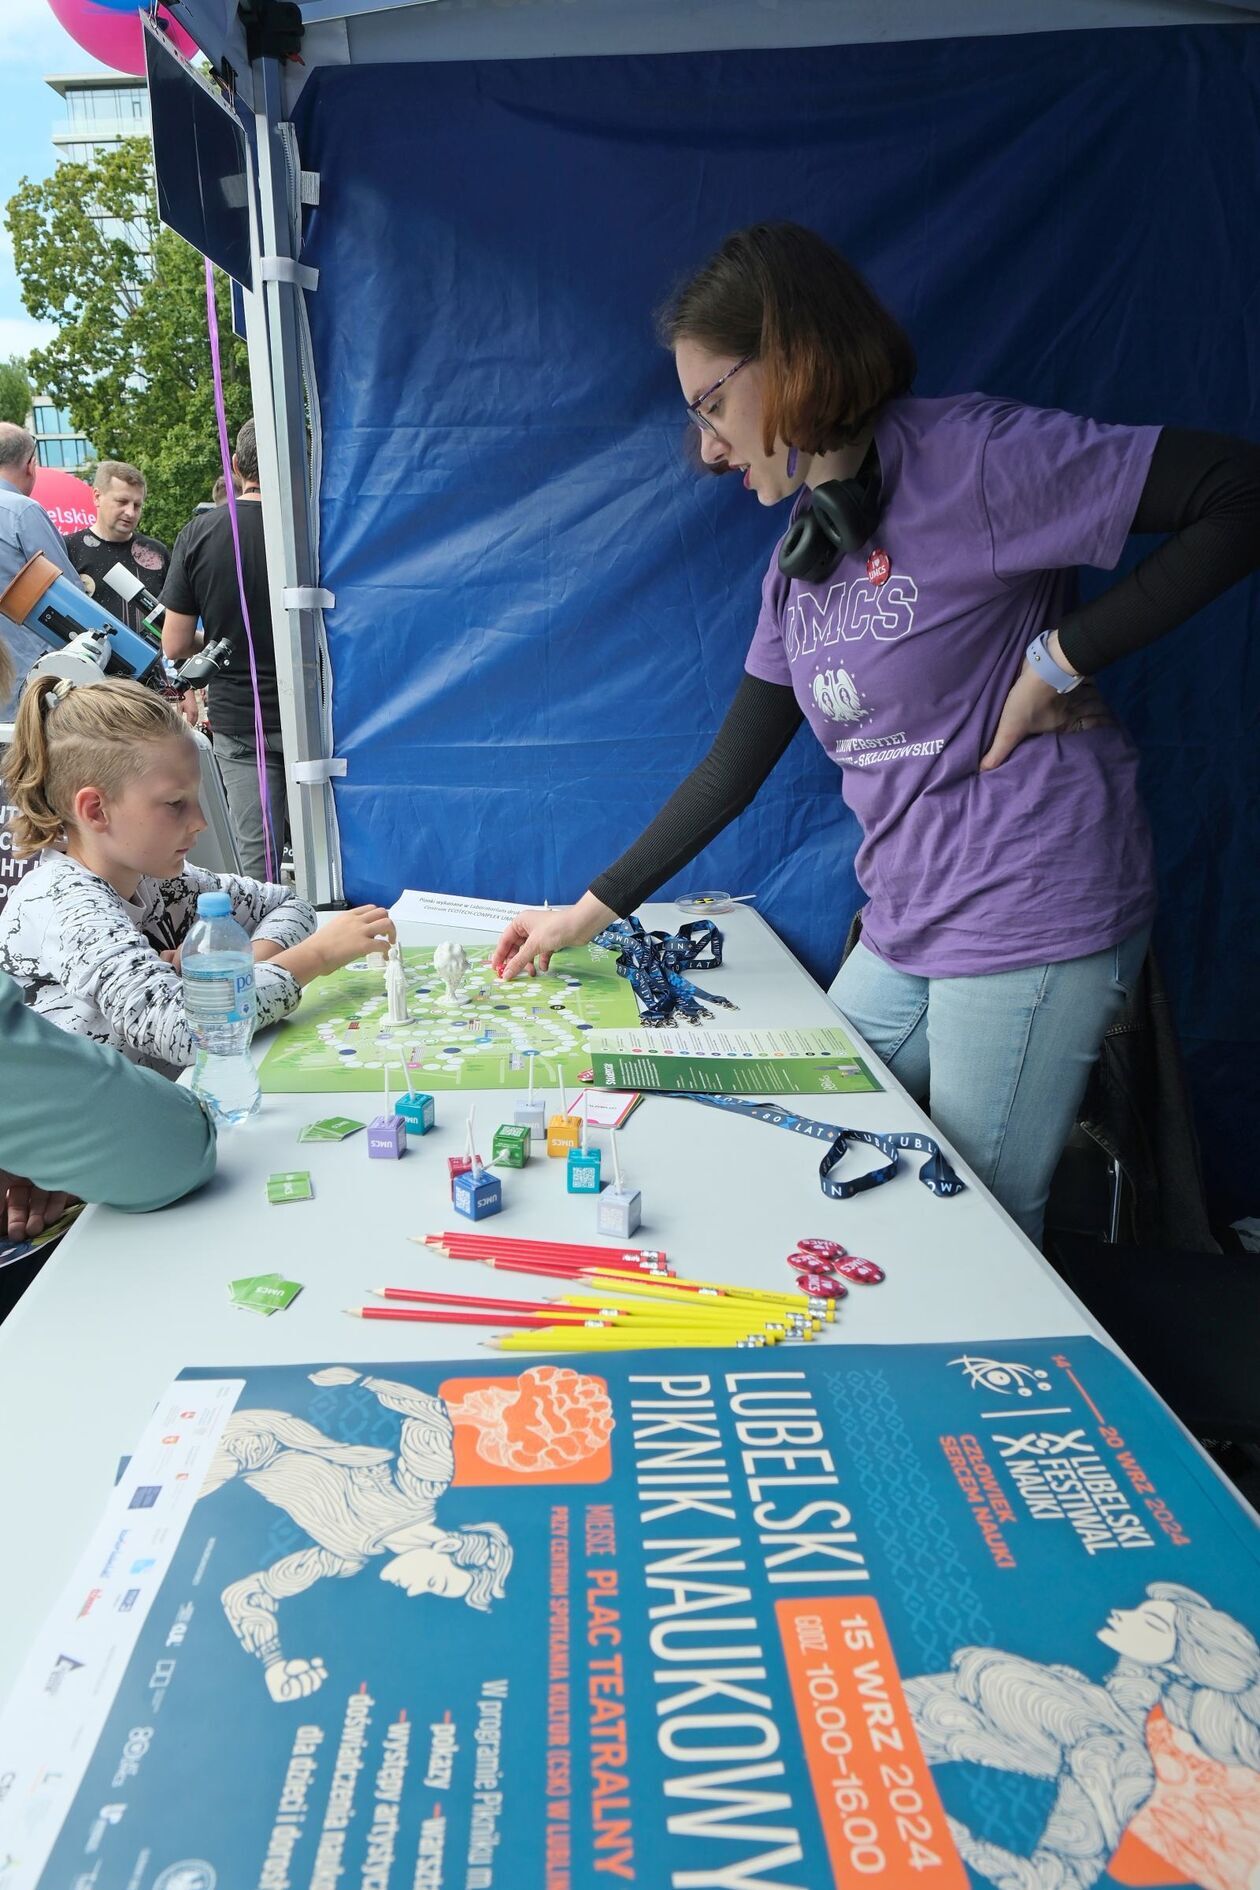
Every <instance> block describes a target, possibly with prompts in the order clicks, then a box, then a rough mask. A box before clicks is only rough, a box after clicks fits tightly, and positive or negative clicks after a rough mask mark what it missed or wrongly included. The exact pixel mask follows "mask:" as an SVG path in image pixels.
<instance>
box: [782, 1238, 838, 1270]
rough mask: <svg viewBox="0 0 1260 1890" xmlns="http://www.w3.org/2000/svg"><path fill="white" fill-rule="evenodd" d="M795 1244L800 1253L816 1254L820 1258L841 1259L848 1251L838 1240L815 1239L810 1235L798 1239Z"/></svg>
mask: <svg viewBox="0 0 1260 1890" xmlns="http://www.w3.org/2000/svg"><path fill="white" fill-rule="evenodd" d="M796 1244H797V1246H798V1247H799V1248H800V1250H801V1252H802V1253H812V1254H817V1255H818V1257H819V1259H820V1260H842V1259H843V1258H844V1256H845V1254H846V1253H847V1252H848V1248H847V1247H842V1246H841V1245H840V1242H839V1241H838V1240H815V1239H814V1238H813V1237H812V1236H810V1237H808V1238H806V1239H805V1240H798V1241H797V1243H796ZM790 1264H791V1263H790V1262H789V1265H790Z"/></svg>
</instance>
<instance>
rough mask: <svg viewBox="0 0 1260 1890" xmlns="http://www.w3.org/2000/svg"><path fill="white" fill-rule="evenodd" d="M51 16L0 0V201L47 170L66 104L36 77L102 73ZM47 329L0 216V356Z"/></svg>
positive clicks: (21, 350) (25, 3) (39, 1)
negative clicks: (29, 307)
mask: <svg viewBox="0 0 1260 1890" xmlns="http://www.w3.org/2000/svg"><path fill="white" fill-rule="evenodd" d="M104 70H106V68H105V67H103V66H100V65H98V64H97V63H96V61H95V60H94V59H91V58H89V56H88V54H87V53H85V52H84V51H83V49H82V48H81V47H80V46H77V45H76V44H75V42H74V41H73V40H72V39H71V37H70V35H69V34H68V33H67V32H66V30H65V28H64V27H62V26H60V25H59V24H58V22H57V21H56V20H55V19H54V18H53V16H52V14H51V12H50V11H49V8H48V0H0V207H2V206H3V205H4V204H5V203H7V202H8V200H9V198H10V197H11V196H12V195H13V192H14V191H15V190H16V189H17V187H18V184H19V183H20V182H21V180H22V178H23V177H36V178H39V177H47V176H49V175H50V174H51V172H52V170H53V168H54V166H55V164H56V156H55V154H54V151H53V145H52V134H53V129H54V127H55V126H57V125H59V124H61V123H63V122H64V120H65V115H66V108H65V105H64V103H63V101H62V100H61V99H59V98H58V96H57V94H56V93H55V92H51V91H50V90H49V89H48V87H47V86H46V85H45V84H44V80H45V78H46V77H47V75H48V74H49V73H50V72H55V73H66V72H103V71H104ZM49 332H50V331H49V330H48V328H47V327H46V326H44V325H42V324H40V323H39V322H33V321H32V320H31V319H30V317H29V315H28V314H27V313H26V310H25V309H24V308H23V307H22V297H21V295H20V293H19V291H18V282H17V276H16V274H15V273H14V268H13V251H12V249H11V248H10V245H9V234H8V231H7V230H6V229H5V228H4V225H3V218H2V216H0V360H7V359H8V357H9V355H11V354H25V353H26V352H27V351H28V349H30V348H33V347H35V346H37V345H38V343H40V342H41V341H43V340H44V339H45V338H46V337H47V335H48V333H49Z"/></svg>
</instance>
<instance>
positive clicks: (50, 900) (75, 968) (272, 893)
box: [0, 847, 315, 1073]
mask: <svg viewBox="0 0 1260 1890" xmlns="http://www.w3.org/2000/svg"><path fill="white" fill-rule="evenodd" d="M219 891H222V892H225V893H227V895H228V897H229V898H230V899H231V901H232V916H233V917H234V918H235V919H236V921H237V923H238V924H239V925H241V926H243V927H244V929H245V931H246V932H248V933H249V935H250V936H251V938H255V939H263V938H266V939H274V940H275V941H276V942H277V943H278V944H279V945H281V946H283V947H287V946H290V945H297V944H300V942H301V941H302V940H303V939H304V938H309V937H310V935H311V933H312V932H313V931H314V930H315V912H314V909H313V908H312V907H311V906H309V905H308V904H307V902H306V901H305V899H299V898H298V897H297V894H296V893H294V892H293V891H291V890H290V888H288V887H287V886H269V885H264V884H262V883H261V882H260V881H259V880H256V879H243V878H238V877H237V876H236V875H234V874H228V873H207V872H206V871H204V870H203V868H201V867H199V866H186V867H185V868H184V871H183V872H182V873H181V874H180V875H179V876H178V878H176V879H162V880H157V879H142V880H141V881H140V884H139V886H138V887H137V888H136V896H135V898H134V899H131V900H128V899H124V898H123V896H122V894H121V893H118V892H115V890H114V888H113V887H112V886H110V885H109V884H108V882H107V881H105V880H103V879H101V878H100V877H99V876H98V875H97V874H95V873H93V872H91V871H89V869H88V868H87V867H86V866H82V865H80V864H79V862H78V861H77V860H72V859H70V858H68V857H67V855H66V854H64V853H62V852H60V851H59V850H58V849H57V848H55V847H46V848H45V849H44V851H43V852H42V853H41V854H40V856H39V863H38V865H37V866H36V867H35V868H34V870H33V871H31V872H29V873H27V874H26V876H25V877H24V878H23V879H22V880H21V881H19V883H18V884H17V885H16V886H15V887H14V889H13V891H12V892H11V893H10V895H9V899H8V902H7V904H6V905H5V907H4V910H3V911H2V912H0V970H3V971H7V972H8V973H9V974H10V976H11V977H14V978H16V979H17V981H18V983H19V984H20V985H21V986H22V991H23V995H24V997H25V1000H26V1002H27V1003H28V1004H29V1005H30V1006H31V1007H32V1009H34V1010H36V1011H38V1012H39V1013H40V1014H41V1015H42V1016H44V1017H47V1018H48V1019H49V1020H50V1021H51V1022H52V1023H54V1024H59V1025H60V1026H61V1028H62V1029H63V1030H72V1031H75V1032H77V1034H78V1035H79V1036H82V1037H91V1038H93V1039H94V1041H95V1042H97V1043H107V1044H110V1045H112V1047H113V1048H114V1049H115V1050H121V1051H122V1053H123V1055H124V1056H125V1057H129V1058H130V1059H131V1061H132V1062H133V1063H143V1064H146V1065H148V1066H149V1067H150V1068H156V1069H165V1070H166V1071H167V1072H168V1073H170V1072H171V1071H172V1070H180V1069H184V1068H186V1067H187V1066H188V1065H189V1064H191V1063H192V1062H194V1061H195V1058H196V1046H195V1043H194V1041H193V1034H192V1030H191V1028H190V1027H189V1023H188V1018H187V1016H186V1014H185V1011H184V991H183V983H182V980H181V978H180V974H179V972H178V971H176V970H175V968H174V966H173V965H169V964H167V963H166V962H165V961H164V960H163V959H162V958H160V957H159V956H158V954H159V952H164V951H171V950H173V949H174V948H175V947H176V946H177V945H181V944H182V943H183V941H184V939H185V937H186V936H187V934H188V932H189V931H190V930H191V928H192V925H193V922H194V920H195V919H196V916H197V895H198V894H199V893H203V892H219ZM254 979H255V989H256V992H257V1026H258V1028H260V1029H261V1027H262V1026H263V1025H264V1024H271V1023H274V1022H275V1021H276V1019H277V1018H279V1017H283V1016H285V1015H286V1014H287V1013H288V1012H289V1011H292V1010H295V1009H296V1008H297V1005H298V1002H299V1000H300V998H301V995H302V993H301V988H300V986H299V985H298V982H297V980H296V978H294V976H293V974H292V973H291V972H289V971H285V970H284V969H283V968H282V967H281V966H279V965H274V964H269V963H267V962H266V961H264V962H263V963H261V964H258V965H256V966H255V967H254Z"/></svg>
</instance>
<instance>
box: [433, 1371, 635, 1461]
mask: <svg viewBox="0 0 1260 1890" xmlns="http://www.w3.org/2000/svg"><path fill="white" fill-rule="evenodd" d="M516 1383H517V1388H516V1390H515V1391H511V1390H509V1389H508V1388H507V1386H505V1385H484V1386H481V1387H479V1388H478V1389H477V1390H476V1391H470V1392H469V1393H468V1394H467V1396H466V1397H465V1398H464V1399H463V1400H462V1401H461V1402H460V1403H459V1404H454V1405H451V1406H450V1407H449V1409H450V1414H451V1418H452V1420H453V1421H454V1422H455V1423H456V1424H469V1425H473V1426H475V1427H476V1430H477V1433H478V1435H477V1455H478V1456H479V1457H484V1458H485V1460H486V1462H487V1463H493V1464H499V1465H501V1466H502V1468H504V1469H505V1470H515V1471H518V1472H524V1473H525V1474H527V1475H528V1474H531V1473H532V1474H538V1473H541V1472H543V1471H554V1470H564V1469H568V1468H570V1467H571V1466H572V1465H574V1464H577V1463H581V1462H582V1461H583V1459H584V1458H586V1457H593V1456H594V1455H595V1453H596V1452H597V1451H599V1450H602V1449H603V1447H604V1445H605V1444H606V1443H607V1442H608V1440H609V1438H610V1437H611V1436H612V1429H613V1414H612V1404H611V1402H610V1400H609V1397H608V1393H607V1391H606V1390H605V1388H604V1386H603V1385H602V1384H601V1382H600V1381H599V1379H597V1378H584V1377H583V1376H582V1374H581V1373H580V1372H575V1371H573V1370H571V1369H570V1367H569V1366H567V1365H532V1366H530V1367H529V1369H528V1370H527V1371H523V1372H522V1373H521V1375H520V1377H519V1378H518V1379H517V1381H516Z"/></svg>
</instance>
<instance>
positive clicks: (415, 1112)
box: [394, 1089, 437, 1135]
mask: <svg viewBox="0 0 1260 1890" xmlns="http://www.w3.org/2000/svg"><path fill="white" fill-rule="evenodd" d="M394 1112H395V1114H396V1115H400V1116H401V1117H402V1119H403V1121H404V1122H405V1123H406V1125H407V1127H408V1128H409V1129H410V1130H411V1133H412V1134H413V1135H427V1134H428V1133H429V1130H430V1129H431V1128H432V1127H433V1124H434V1123H435V1122H436V1120H437V1111H436V1109H435V1108H434V1104H433V1098H432V1096H430V1095H429V1094H428V1093H427V1092H426V1091H425V1090H422V1089H409V1090H408V1091H407V1094H406V1095H405V1096H398V1097H396V1098H395V1099H394Z"/></svg>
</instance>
